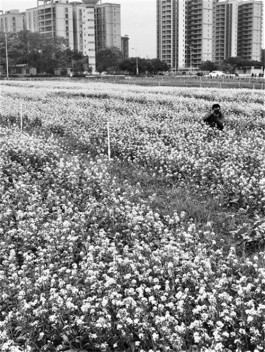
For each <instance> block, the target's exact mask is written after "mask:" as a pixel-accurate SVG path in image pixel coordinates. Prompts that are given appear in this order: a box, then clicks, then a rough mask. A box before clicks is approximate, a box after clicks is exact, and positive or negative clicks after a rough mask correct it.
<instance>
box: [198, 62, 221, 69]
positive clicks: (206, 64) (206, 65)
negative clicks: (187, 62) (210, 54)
mask: <svg viewBox="0 0 265 352" xmlns="http://www.w3.org/2000/svg"><path fill="white" fill-rule="evenodd" d="M199 68H200V70H201V71H215V70H217V65H216V63H214V62H212V61H210V60H207V61H203V62H202V63H201V64H200V66H199Z"/></svg>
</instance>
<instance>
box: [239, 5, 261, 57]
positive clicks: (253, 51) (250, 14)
mask: <svg viewBox="0 0 265 352" xmlns="http://www.w3.org/2000/svg"><path fill="white" fill-rule="evenodd" d="M262 16H263V2H262V0H246V1H241V2H240V4H239V7H238V47H237V56H239V57H242V58H244V59H246V60H257V61H259V60H260V59H261V46H262Z"/></svg>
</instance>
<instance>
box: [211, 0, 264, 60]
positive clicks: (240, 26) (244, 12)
mask: <svg viewBox="0 0 265 352" xmlns="http://www.w3.org/2000/svg"><path fill="white" fill-rule="evenodd" d="M262 12H263V5H262V1H261V0H219V1H217V2H216V4H215V11H214V36H213V42H214V44H213V61H215V62H217V63H220V62H222V61H223V60H225V59H227V58H229V57H235V56H238V57H242V58H243V59H246V60H257V61H259V60H260V57H261V46H262Z"/></svg>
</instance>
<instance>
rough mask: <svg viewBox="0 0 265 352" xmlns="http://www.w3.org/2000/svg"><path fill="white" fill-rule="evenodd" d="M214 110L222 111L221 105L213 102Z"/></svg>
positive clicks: (216, 112) (216, 111) (215, 111)
mask: <svg viewBox="0 0 265 352" xmlns="http://www.w3.org/2000/svg"><path fill="white" fill-rule="evenodd" d="M212 111H213V112H214V113H215V114H219V113H220V111H221V106H220V105H219V104H213V106H212Z"/></svg>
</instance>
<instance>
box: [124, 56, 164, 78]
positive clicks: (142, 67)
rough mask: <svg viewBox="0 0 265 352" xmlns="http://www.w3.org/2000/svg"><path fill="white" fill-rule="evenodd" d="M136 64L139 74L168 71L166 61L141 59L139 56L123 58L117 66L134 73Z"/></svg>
mask: <svg viewBox="0 0 265 352" xmlns="http://www.w3.org/2000/svg"><path fill="white" fill-rule="evenodd" d="M137 66H138V71H139V74H146V73H149V74H157V73H158V72H165V71H168V70H169V68H170V67H169V66H168V64H167V63H165V62H164V61H161V60H160V59H142V58H139V57H131V58H129V59H126V60H123V61H122V62H121V64H120V66H119V67H120V69H121V70H122V71H127V72H129V73H130V74H136V67H137Z"/></svg>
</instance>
